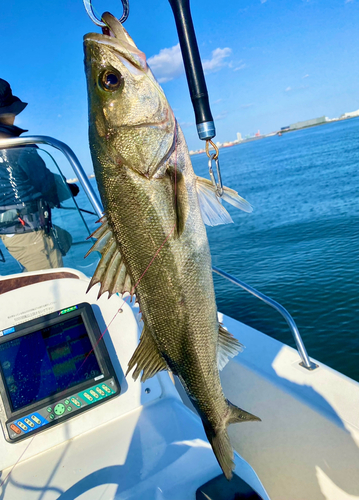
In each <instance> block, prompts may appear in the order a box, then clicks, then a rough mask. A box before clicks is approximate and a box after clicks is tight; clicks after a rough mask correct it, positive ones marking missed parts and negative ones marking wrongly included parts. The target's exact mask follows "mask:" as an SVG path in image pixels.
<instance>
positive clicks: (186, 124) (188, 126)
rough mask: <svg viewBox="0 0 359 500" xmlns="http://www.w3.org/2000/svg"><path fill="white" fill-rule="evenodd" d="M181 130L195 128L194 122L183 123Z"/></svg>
mask: <svg viewBox="0 0 359 500" xmlns="http://www.w3.org/2000/svg"><path fill="white" fill-rule="evenodd" d="M180 125H181V128H191V127H194V122H181V123H180Z"/></svg>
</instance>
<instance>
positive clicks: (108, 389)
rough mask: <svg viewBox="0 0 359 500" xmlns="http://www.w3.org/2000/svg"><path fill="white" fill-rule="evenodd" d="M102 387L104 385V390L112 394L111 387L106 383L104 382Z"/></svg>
mask: <svg viewBox="0 0 359 500" xmlns="http://www.w3.org/2000/svg"><path fill="white" fill-rule="evenodd" d="M101 387H102V389H103V390H104V391H106V392H107V394H111V392H112V391H111V389H110V388H109V387H107V385H106V384H102V385H101Z"/></svg>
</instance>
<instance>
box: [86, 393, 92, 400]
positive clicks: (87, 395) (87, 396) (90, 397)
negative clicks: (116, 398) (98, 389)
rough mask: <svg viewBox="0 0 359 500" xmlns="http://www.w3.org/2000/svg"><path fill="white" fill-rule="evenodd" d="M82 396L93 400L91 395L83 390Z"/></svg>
mask: <svg viewBox="0 0 359 500" xmlns="http://www.w3.org/2000/svg"><path fill="white" fill-rule="evenodd" d="M84 396H85V398H86V399H87V400H88V401H93V397H92V396H90V394H89V393H88V392H84Z"/></svg>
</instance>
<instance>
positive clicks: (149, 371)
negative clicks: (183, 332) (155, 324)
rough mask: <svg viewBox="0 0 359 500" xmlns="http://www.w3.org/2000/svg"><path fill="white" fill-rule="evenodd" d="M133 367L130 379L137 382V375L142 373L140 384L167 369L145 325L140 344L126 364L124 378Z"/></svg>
mask: <svg viewBox="0 0 359 500" xmlns="http://www.w3.org/2000/svg"><path fill="white" fill-rule="evenodd" d="M135 365H137V366H136V368H135V371H134V372H133V374H132V378H133V379H134V380H137V378H138V376H139V374H140V373H141V371H143V373H142V377H141V382H144V381H145V380H147V379H148V378H151V377H153V376H154V375H156V373H158V372H160V371H162V370H167V369H168V368H167V364H166V361H165V360H164V359H163V357H162V356H161V354H160V352H159V350H158V347H157V345H156V343H155V341H154V339H153V337H152V336H151V334H150V333H149V331H148V329H147V328H146V325H144V327H143V330H142V334H141V338H140V343H139V344H138V346H137V348H136V350H135V352H134V353H133V356H132V358H131V359H130V361H129V363H128V369H127V372H126V377H127V374H128V373H129V372H130V371H131V370H132V368H133V367H134V366H135Z"/></svg>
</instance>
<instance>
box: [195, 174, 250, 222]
mask: <svg viewBox="0 0 359 500" xmlns="http://www.w3.org/2000/svg"><path fill="white" fill-rule="evenodd" d="M196 189H197V194H198V201H199V206H200V209H201V214H202V219H203V222H204V223H205V224H207V226H218V225H219V224H229V223H231V222H233V220H232V218H231V216H230V215H229V213H228V212H227V210H226V209H225V208H224V207H223V205H222V203H221V200H222V199H223V200H224V201H226V202H227V203H230V204H231V205H233V206H235V207H236V208H239V209H240V210H244V212H249V213H250V212H252V211H253V209H252V207H251V205H250V204H249V203H248V201H246V200H245V199H244V198H242V197H241V196H239V194H238V193H237V191H234V190H233V189H230V188H227V187H223V195H222V197H221V198H219V197H218V196H217V195H216V188H215V187H214V186H213V184H212V182H211V181H209V180H208V179H204V178H203V177H197V179H196Z"/></svg>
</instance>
